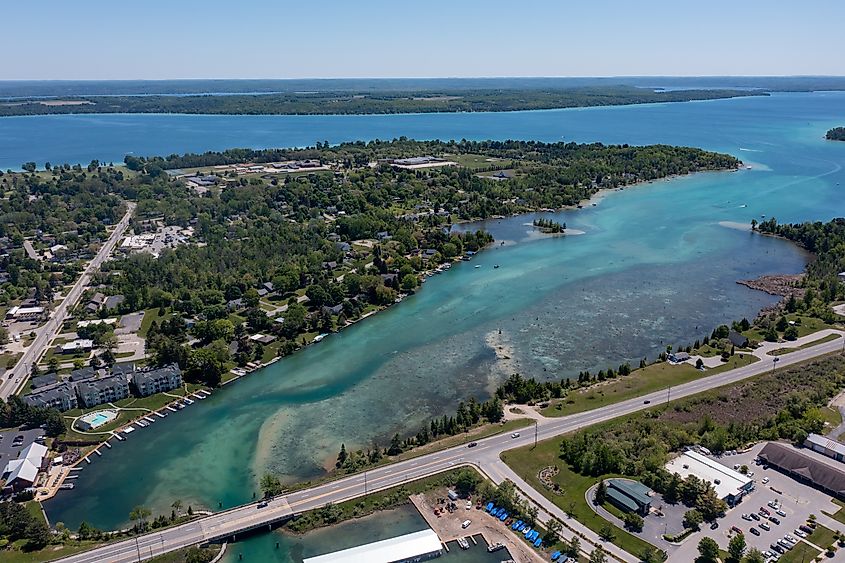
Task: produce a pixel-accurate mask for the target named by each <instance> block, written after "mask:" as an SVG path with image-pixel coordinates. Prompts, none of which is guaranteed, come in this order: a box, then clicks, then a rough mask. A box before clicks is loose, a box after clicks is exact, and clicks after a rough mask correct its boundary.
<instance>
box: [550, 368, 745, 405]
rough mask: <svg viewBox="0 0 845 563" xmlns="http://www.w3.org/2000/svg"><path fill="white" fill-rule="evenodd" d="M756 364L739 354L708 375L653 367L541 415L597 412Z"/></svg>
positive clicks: (574, 396) (575, 396) (576, 396)
mask: <svg viewBox="0 0 845 563" xmlns="http://www.w3.org/2000/svg"><path fill="white" fill-rule="evenodd" d="M756 361H757V358H756V357H755V356H752V355H750V354H742V357H740V354H739V353H737V354H736V355H734V356H732V357H731V359H730V360H728V361H727V362H725V363H723V364H722V365H720V366H719V367H716V368H712V369H708V370H706V371H699V370H697V369H695V366H692V365H690V364H681V365H671V364H669V363H668V362H660V363H656V364H651V365H649V366H646V367H644V368H641V369H636V370H634V371H633V372H631V375H627V376H620V377H617V378H616V379H615V380H613V381H611V382H609V383H604V384H599V385H594V386H592V387H591V388H587V389H584V390H576V391H572V392H570V393H569V395H567V397H566V398H565V399H562V400H559V401H554V402H553V403H552V404H550V405H549V406H548V407H547V408H545V409H543V411H542V413H543V414H544V415H545V416H564V415H568V414H573V413H579V412H584V411H588V410H592V409H597V408H599V407H604V406H607V405H611V404H613V403H618V402H620V401H625V400H627V399H631V398H633V397H638V396H640V395H645V394H647V393H651V392H653V391H658V390H660V389H666V388H668V387H669V386H670V385H680V384H682V383H687V382H689V381H693V380H695V379H699V378H701V377H707V376H709V375H714V374H717V373H721V372H723V371H727V370H731V369H734V368H738V367H742V366H746V365H748V364H751V363H754V362H756Z"/></svg>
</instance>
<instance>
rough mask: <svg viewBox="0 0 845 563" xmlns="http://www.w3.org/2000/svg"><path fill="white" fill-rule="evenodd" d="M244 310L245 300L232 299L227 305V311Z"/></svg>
mask: <svg viewBox="0 0 845 563" xmlns="http://www.w3.org/2000/svg"><path fill="white" fill-rule="evenodd" d="M243 308H244V300H243V299H240V298H238V299H232V300H231V301H229V302H228V303H226V309H227V310H229V311H239V310H241V309H243Z"/></svg>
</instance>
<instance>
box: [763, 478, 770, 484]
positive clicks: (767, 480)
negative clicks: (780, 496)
mask: <svg viewBox="0 0 845 563" xmlns="http://www.w3.org/2000/svg"><path fill="white" fill-rule="evenodd" d="M768 482H769V478H768V477H763V484H764V485H765V484H766V483H768Z"/></svg>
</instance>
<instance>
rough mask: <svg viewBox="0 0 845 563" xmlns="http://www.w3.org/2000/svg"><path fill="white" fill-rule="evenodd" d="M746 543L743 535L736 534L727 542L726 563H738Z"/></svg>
mask: <svg viewBox="0 0 845 563" xmlns="http://www.w3.org/2000/svg"><path fill="white" fill-rule="evenodd" d="M745 548H746V543H745V535H744V534H736V535H735V536H734V537H732V538H731V539H730V541H729V542H728V561H732V562H733V563H740V561H742V555H743V554H744V553H745Z"/></svg>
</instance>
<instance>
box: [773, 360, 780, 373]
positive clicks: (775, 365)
mask: <svg viewBox="0 0 845 563" xmlns="http://www.w3.org/2000/svg"><path fill="white" fill-rule="evenodd" d="M779 361H780V358H778V357H775V359H774V360H772V373H775V367H777V365H778V362H779Z"/></svg>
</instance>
